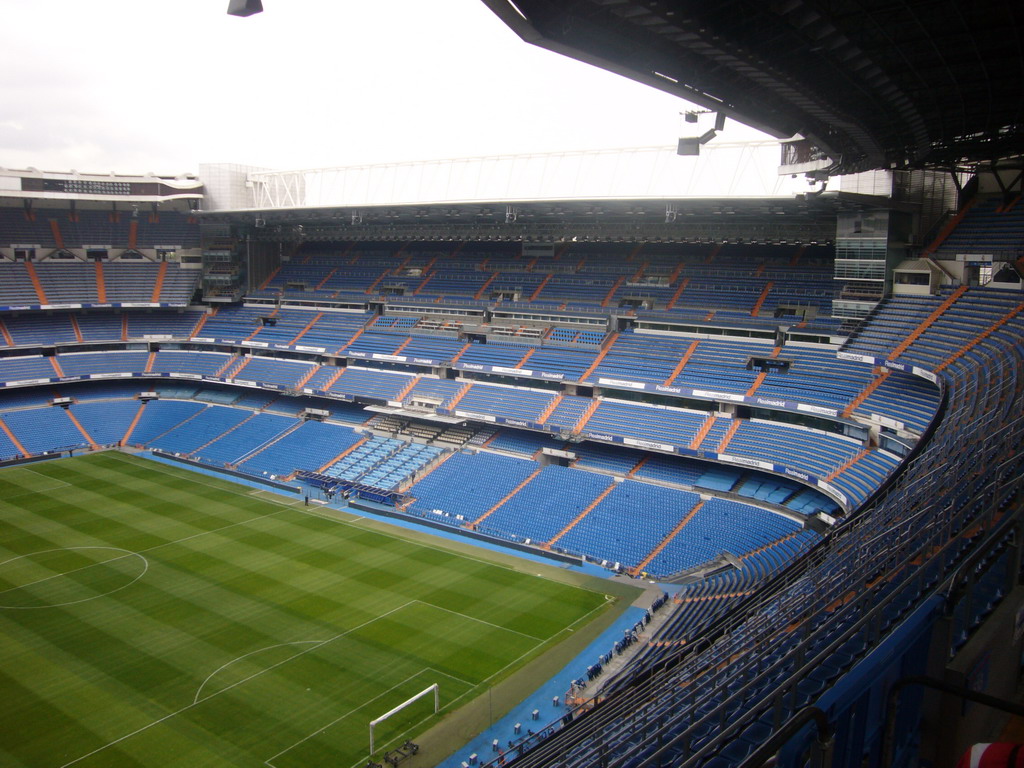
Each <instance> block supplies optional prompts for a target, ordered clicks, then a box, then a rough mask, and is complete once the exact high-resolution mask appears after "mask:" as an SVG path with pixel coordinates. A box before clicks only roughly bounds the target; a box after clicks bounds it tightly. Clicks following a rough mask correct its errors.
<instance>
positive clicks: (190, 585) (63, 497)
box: [0, 454, 604, 768]
mask: <svg viewBox="0 0 1024 768" xmlns="http://www.w3.org/2000/svg"><path fill="white" fill-rule="evenodd" d="M39 468H40V469H41V470H42V471H45V472H46V473H48V474H50V475H51V476H52V477H51V479H52V478H57V477H59V478H67V479H68V480H69V482H72V483H74V486H73V487H69V488H65V487H63V486H59V487H55V488H50V489H48V490H44V491H41V492H40V493H38V494H30V495H28V496H24V497H19V498H17V499H14V500H13V502H12V501H8V500H0V515H2V518H3V519H4V520H5V521H7V522H9V523H10V525H9V528H10V529H11V530H12V533H13V534H14V535H13V536H12V537H10V541H9V540H8V537H6V536H5V539H4V547H5V548H6V550H7V552H3V550H2V549H0V553H2V554H10V556H16V555H17V554H25V553H27V552H33V551H38V550H42V549H47V548H50V549H58V548H60V547H74V546H86V545H94V546H108V547H124V548H125V549H136V548H138V549H139V550H140V551H141V552H142V553H143V555H144V557H146V559H147V560H148V562H149V570H148V571H147V572H146V574H145V577H144V578H142V579H140V580H139V581H137V582H135V583H133V584H131V586H130V587H129V588H125V589H121V590H119V591H117V592H112V593H110V594H107V595H106V596H99V597H97V599H94V600H90V601H89V602H84V603H79V604H74V605H69V606H65V607H60V608H44V609H39V610H31V611H13V610H3V609H0V672H3V673H4V677H2V678H0V698H2V699H3V701H4V704H3V705H2V707H0V713H2V716H3V721H4V722H5V724H6V725H5V733H9V734H10V735H9V736H7V735H5V736H4V737H3V738H2V739H0V755H2V754H3V753H4V752H6V753H7V755H6V756H9V757H10V760H8V761H6V762H5V763H4V764H5V765H6V764H11V765H19V764H21V765H32V766H36V765H56V766H61V765H65V764H68V763H72V762H73V764H75V765H97V766H100V765H102V766H110V765H113V766H120V765H125V766H136V765H137V766H140V768H144V767H147V766H158V765H159V766H179V765H180V766H186V765H187V766H190V768H191V767H192V766H203V765H209V766H222V765H253V764H257V765H258V764H260V763H261V762H262V761H263V760H266V759H267V758H268V757H269V756H271V755H273V754H276V753H278V752H281V751H282V750H287V749H290V748H291V746H292V745H295V744H296V743H299V742H302V743H303V744H308V746H307V747H305V748H304V750H300V751H298V752H296V753H295V755H299V754H302V755H305V754H307V753H308V754H320V753H321V750H326V752H325V754H326V753H330V754H331V755H332V757H331V763H332V764H338V761H340V764H342V765H348V764H355V763H356V762H357V761H358V760H359V759H360V758H365V745H364V746H362V747H360V748H355V747H353V746H352V744H348V746H347V747H346V746H345V744H346V742H347V741H350V740H352V739H356V740H357V741H358V742H359V743H360V744H364V743H365V740H366V736H365V728H366V722H365V720H360V719H359V718H361V717H362V712H363V709H364V708H367V707H371V706H372V702H378V700H380V701H383V700H384V698H386V696H385V693H384V692H385V691H391V689H394V691H393V693H394V695H396V696H400V698H398V699H396V700H395V701H394V702H393V703H391V704H388V705H387V706H384V707H381V708H380V709H379V711H375V712H373V714H372V715H370V716H371V717H373V716H377V715H379V714H381V713H382V712H383V711H384V710H386V709H388V708H390V706H393V705H394V703H397V702H398V701H401V700H403V699H404V698H407V697H408V695H411V694H412V693H415V692H416V691H418V690H421V689H422V688H423V687H425V685H426V684H429V683H424V684H423V685H419V683H420V682H421V681H420V678H419V676H421V675H422V674H423V673H424V670H428V669H432V672H431V673H430V674H432V675H433V676H434V677H440V678H443V681H442V690H447V693H446V694H445V696H446V697H450V698H445V701H449V702H450V701H452V700H454V699H458V698H459V697H463V698H462V701H465V700H468V697H469V696H470V695H474V694H475V693H476V692H478V691H482V690H485V688H484V687H483V685H482V683H481V681H489V680H492V679H494V678H495V676H499V675H501V674H503V671H504V670H506V668H507V667H508V666H509V665H510V664H512V665H514V664H516V663H518V662H517V659H522V658H526V657H529V656H530V655H535V654H536V653H537V652H538V650H539V649H540V648H541V647H542V646H544V644H545V643H547V642H549V641H550V638H551V637H554V636H557V635H558V633H560V632H564V631H565V628H566V627H567V626H568V625H570V624H572V623H573V622H576V621H579V620H580V619H581V617H583V616H585V615H587V614H588V613H591V612H593V611H595V610H598V611H599V610H600V608H601V606H602V605H603V602H604V598H603V595H600V594H597V593H595V592H590V591H587V590H582V589H577V588H573V587H569V586H566V585H563V584H557V583H554V582H550V581H546V580H544V579H541V578H537V577H534V576H529V575H526V574H522V573H517V572H515V571H513V570H512V569H510V568H507V567H501V566H497V565H491V564H488V563H486V562H484V561H482V560H480V559H474V558H471V557H463V556H459V555H453V554H451V553H447V552H444V551H442V550H439V549H433V548H430V547H427V546H421V545H419V544H417V543H415V542H412V541H409V540H406V539H399V538H395V537H391V536H387V535H385V534H383V533H379V532H376V531H371V530H367V529H364V528H359V527H356V526H352V525H349V524H345V523H343V522H340V521H336V520H330V519H325V518H323V517H320V516H317V515H311V514H308V511H307V510H305V509H303V508H302V507H296V508H288V507H286V506H283V505H281V504H277V503H273V502H268V501H264V500H261V499H258V498H255V497H254V496H253V495H251V494H248V493H246V492H243V491H240V490H239V487H238V486H235V485H232V484H228V483H222V482H221V481H218V480H216V479H213V478H202V482H200V483H198V484H196V483H191V482H189V480H190V479H192V478H193V477H194V476H193V475H192V473H189V472H187V471H185V470H180V469H178V468H176V467H164V466H162V465H154V464H153V463H152V462H148V461H146V460H140V459H135V458H133V457H129V456H125V455H121V454H93V455H88V456H84V457H82V458H76V459H74V460H70V461H68V460H64V461H60V462H50V463H47V464H45V465H40V467H39ZM5 471H9V470H2V471H0V481H2V479H3V477H4V472H5ZM79 483H81V485H82V488H81V489H79V487H78V485H79ZM126 489H128V492H126ZM94 504H95V505H96V506H97V507H98V508H97V509H96V510H95V511H91V510H90V507H91V506H92V505H94ZM22 526H24V527H22ZM26 529H30V530H26ZM43 534H45V535H43ZM175 537H177V538H175ZM126 545H128V546H126ZM132 545H134V546H132ZM146 545H149V546H148V547H147V546H146ZM53 558H54V559H53V560H52V561H49V562H46V561H44V562H41V563H40V564H37V565H35V566H31V567H29V568H28V569H27V570H26V571H25V572H23V573H20V574H18V575H16V576H12V577H11V578H10V579H8V582H7V583H8V585H13V586H15V587H16V588H17V589H25V585H24V583H23V584H22V585H21V586H19V585H18V584H12V582H18V581H19V580H20V581H21V582H25V580H26V579H27V578H28V577H29V576H30V575H32V574H35V575H37V576H38V575H45V574H52V575H54V576H55V577H56V578H53V579H50V580H48V581H47V582H44V583H46V584H58V583H59V582H60V581H62V580H67V581H68V587H67V588H68V589H72V587H71V585H72V584H75V583H77V586H74V588H73V591H74V590H78V591H81V590H88V589H92V590H93V591H94V592H97V593H98V592H99V591H101V590H100V589H99V588H100V587H104V585H105V586H107V587H109V586H110V585H111V584H112V583H113V582H110V581H109V580H107V577H106V576H104V577H103V578H99V577H98V576H96V575H95V574H94V575H93V576H92V577H90V576H88V574H89V572H90V571H91V570H94V567H91V566H90V565H89V564H88V563H87V562H84V561H83V559H82V556H76V555H72V554H54V555H53ZM44 560H45V559H44ZM118 562H120V561H118ZM79 565H81V566H83V567H81V568H80V569H77V568H76V566H79ZM99 567H100V566H96V567H95V568H99ZM64 570H66V571H67V572H68V574H67V576H60V575H59V574H60V573H61V572H62V571H64ZM26 573H27V574H28V575H29V576H27V575H26ZM2 576H3V569H2V568H0V577H2ZM2 583H3V582H0V584H2ZM44 592H45V590H44ZM56 593H57V592H54V593H53V594H56ZM49 594H50V593H45V594H39V593H37V594H36V595H35V597H36V598H37V599H42V598H46V597H47V595H49ZM50 597H51V599H52V595H50ZM389 611H390V612H391V613H389ZM16 614H19V615H16ZM28 614H32V615H31V616H29V615H28ZM542 614H543V615H542ZM531 617H532V619H533V620H531ZM325 641H326V642H325ZM295 649H298V650H295ZM481 649H483V651H484V652H481ZM304 650H308V651H310V652H303V651H304ZM409 680H411V681H413V682H414V683H415V684H417V685H419V688H417V689H416V690H415V691H411V692H410V693H408V694H405V690H404V688H403V686H404V685H406V682H403V681H409ZM432 681H433V680H432ZM474 686H476V688H474ZM201 687H202V688H201ZM200 689H201V690H200ZM8 692H10V693H11V694H14V695H13V696H8ZM25 692H27V693H25ZM197 693H201V696H200V698H199V701H198V703H196V704H193V702H194V701H196V696H197ZM387 695H391V694H390V693H389V694H387ZM382 697H383V698H382ZM349 711H352V712H357V713H360V714H359V717H357V718H355V719H353V718H346V717H345V713H346V712H349ZM53 712H59V713H61V714H60V716H55V715H52V713H53ZM35 717H49V722H50V723H51V724H54V725H53V727H49V726H48V729H47V732H48V733H49V734H50V737H49V738H45V737H39V738H36V734H35V733H34V731H33V729H31V728H27V729H25V731H24V733H25V736H24V738H22V737H21V736H20V735H19V734H20V733H21V732H22V731H21V729H19V728H18V723H19V722H20V721H21V720H22V719H23V718H24V719H26V720H27V719H29V718H35ZM417 717H419V715H418V716H417ZM339 718H342V720H344V721H345V722H342V721H341V720H339ZM349 720H352V722H353V723H355V722H358V728H356V729H355V731H352V732H351V733H350V732H349V731H348V730H347V729H348V728H349V725H348V724H347V723H348V721H349ZM334 721H337V722H334ZM332 722H334V724H333V725H330V727H329V728H328V730H327V731H326V734H327V735H325V736H322V737H318V738H316V739H311V738H307V737H309V736H310V734H311V733H312V732H313V731H315V730H316V729H317V728H318V727H323V726H326V725H328V724H331V723H332ZM410 722H412V721H410ZM408 725H409V724H405V725H403V723H402V722H399V721H396V723H395V726H396V728H397V727H399V726H402V727H408ZM352 727H355V726H352ZM357 732H358V733H357ZM397 732H398V731H396V733H397ZM339 734H340V735H339ZM345 734H348V735H345ZM324 739H326V741H325V740H324ZM335 742H337V743H335ZM69 744H70V745H73V749H71V750H70V751H68V747H66V746H64V745H69ZM359 749H362V750H363V752H362V753H360V752H359ZM339 750H340V751H339ZM346 750H348V751H347V752H346ZM90 753H94V754H91V755H90ZM346 754H348V755H349V756H350V757H351V759H349V758H348V757H346ZM6 756H5V757H6ZM290 757H294V755H292V754H291V753H289V754H287V755H284V756H283V758H282V759H285V760H287V759H290ZM78 758H82V759H80V760H79V759H78ZM346 760H347V762H345V761H346ZM279 768H290V767H289V766H280V767H279Z"/></svg>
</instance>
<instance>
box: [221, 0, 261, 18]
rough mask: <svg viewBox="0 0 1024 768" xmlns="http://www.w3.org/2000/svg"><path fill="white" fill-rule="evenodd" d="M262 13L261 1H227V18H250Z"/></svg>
mask: <svg viewBox="0 0 1024 768" xmlns="http://www.w3.org/2000/svg"><path fill="white" fill-rule="evenodd" d="M255 13H263V0H228V15H229V16H243V17H244V16H252V15H253V14H255Z"/></svg>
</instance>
